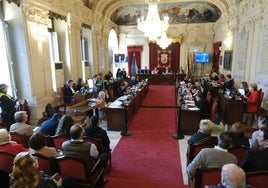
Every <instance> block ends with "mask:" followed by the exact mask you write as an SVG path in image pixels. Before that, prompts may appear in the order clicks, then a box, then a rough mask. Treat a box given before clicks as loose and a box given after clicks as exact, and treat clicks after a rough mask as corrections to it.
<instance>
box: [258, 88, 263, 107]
mask: <svg viewBox="0 0 268 188" xmlns="http://www.w3.org/2000/svg"><path fill="white" fill-rule="evenodd" d="M258 93H259V103H258V111H260V109H261V103H262V99H263V97H264V92H263V91H262V89H259V91H258Z"/></svg>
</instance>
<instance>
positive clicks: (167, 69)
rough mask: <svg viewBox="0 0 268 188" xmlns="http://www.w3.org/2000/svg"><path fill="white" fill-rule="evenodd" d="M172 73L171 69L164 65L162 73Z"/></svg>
mask: <svg viewBox="0 0 268 188" xmlns="http://www.w3.org/2000/svg"><path fill="white" fill-rule="evenodd" d="M170 73H172V71H171V70H170V69H169V67H168V66H166V67H165V71H164V72H163V74H170Z"/></svg>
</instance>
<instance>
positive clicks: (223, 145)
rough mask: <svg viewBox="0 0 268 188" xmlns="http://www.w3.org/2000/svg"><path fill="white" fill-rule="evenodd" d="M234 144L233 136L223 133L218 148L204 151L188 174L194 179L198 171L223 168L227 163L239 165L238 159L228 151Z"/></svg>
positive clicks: (194, 161) (190, 165)
mask: <svg viewBox="0 0 268 188" xmlns="http://www.w3.org/2000/svg"><path fill="white" fill-rule="evenodd" d="M232 144H233V134H232V133H230V132H227V131H226V132H223V133H221V134H220V135H219V137H218V146H215V147H214V148H204V149H202V150H201V151H200V152H199V153H198V154H197V156H196V157H195V158H194V159H193V161H192V162H191V163H190V164H189V165H188V166H187V168H186V172H187V174H188V175H189V176H190V177H191V178H193V177H194V175H195V172H196V169H198V168H202V169H208V168H221V167H222V166H223V165H225V164H227V163H233V164H237V158H236V156H234V155H233V154H231V153H228V149H229V148H230V147H231V145H232Z"/></svg>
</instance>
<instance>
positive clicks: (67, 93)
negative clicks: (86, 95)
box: [64, 85, 74, 103]
mask: <svg viewBox="0 0 268 188" xmlns="http://www.w3.org/2000/svg"><path fill="white" fill-rule="evenodd" d="M73 95H74V93H73V91H72V90H71V88H70V87H69V86H67V85H65V86H64V101H65V103H70V102H72V100H73Z"/></svg>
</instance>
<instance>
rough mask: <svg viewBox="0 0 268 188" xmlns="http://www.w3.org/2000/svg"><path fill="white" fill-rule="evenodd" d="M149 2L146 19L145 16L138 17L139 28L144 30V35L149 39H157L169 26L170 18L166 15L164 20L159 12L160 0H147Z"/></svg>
mask: <svg viewBox="0 0 268 188" xmlns="http://www.w3.org/2000/svg"><path fill="white" fill-rule="evenodd" d="M145 2H146V3H148V5H149V7H148V14H147V17H146V19H145V20H144V17H143V16H142V17H141V18H138V20H137V22H138V25H137V27H138V29H139V30H141V31H143V32H144V35H145V36H146V37H148V38H149V40H157V39H158V38H159V37H161V35H162V34H163V32H165V31H166V30H167V28H168V26H169V24H168V20H169V18H168V17H167V16H165V18H164V20H161V19H160V16H159V13H158V3H159V2H160V0H145Z"/></svg>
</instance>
